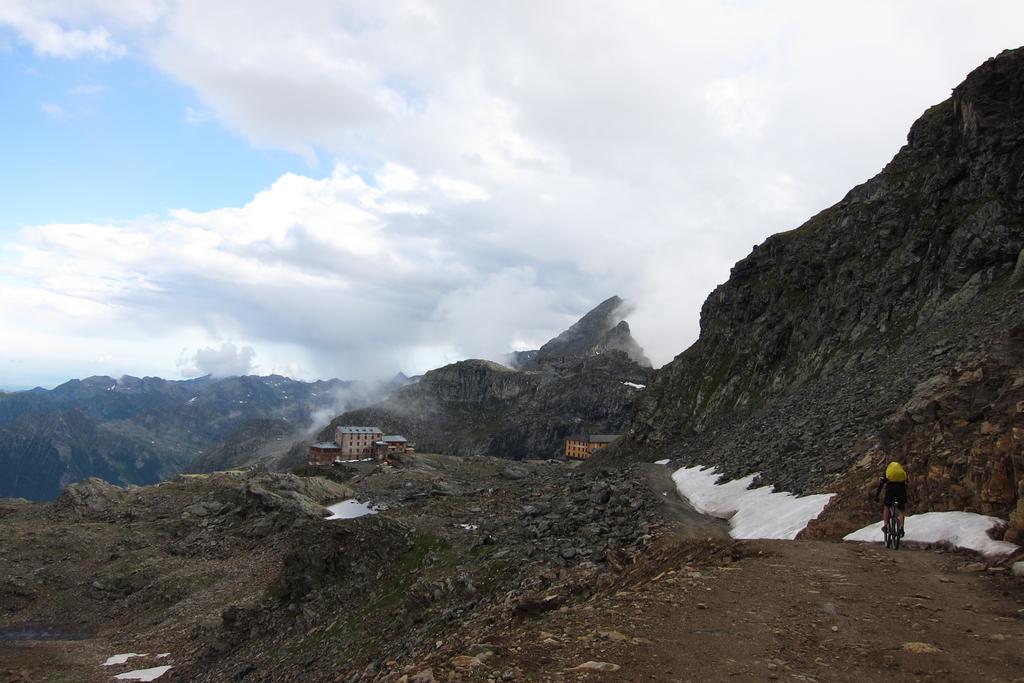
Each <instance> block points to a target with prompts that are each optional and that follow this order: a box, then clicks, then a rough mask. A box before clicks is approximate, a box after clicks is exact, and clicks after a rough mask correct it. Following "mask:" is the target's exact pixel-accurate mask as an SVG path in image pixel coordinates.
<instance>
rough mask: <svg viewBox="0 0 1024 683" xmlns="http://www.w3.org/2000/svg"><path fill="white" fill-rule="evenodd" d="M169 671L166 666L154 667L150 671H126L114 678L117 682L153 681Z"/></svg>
mask: <svg viewBox="0 0 1024 683" xmlns="http://www.w3.org/2000/svg"><path fill="white" fill-rule="evenodd" d="M170 670H171V667H170V666H168V665H165V666H154V667H153V668H152V669H136V670H135V671H126V672H124V673H123V674H118V675H116V676H114V678H117V679H118V680H122V681H155V680H156V679H158V678H160V677H161V676H163V675H164V674H165V673H167V672H168V671H170Z"/></svg>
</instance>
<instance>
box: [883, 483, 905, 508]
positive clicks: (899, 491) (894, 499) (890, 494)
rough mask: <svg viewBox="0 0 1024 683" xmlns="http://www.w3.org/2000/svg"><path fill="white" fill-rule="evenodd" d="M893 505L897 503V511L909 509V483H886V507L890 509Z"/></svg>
mask: <svg viewBox="0 0 1024 683" xmlns="http://www.w3.org/2000/svg"><path fill="white" fill-rule="evenodd" d="M893 503H896V509H897V510H906V509H907V482H905V481H887V482H885V507H889V506H890V505H892V504H893Z"/></svg>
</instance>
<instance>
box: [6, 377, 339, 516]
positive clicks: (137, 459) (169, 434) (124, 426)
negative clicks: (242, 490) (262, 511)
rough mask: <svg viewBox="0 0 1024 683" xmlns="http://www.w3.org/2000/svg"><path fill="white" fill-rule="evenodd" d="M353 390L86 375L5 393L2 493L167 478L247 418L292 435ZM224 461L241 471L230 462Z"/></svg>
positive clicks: (279, 381) (248, 380)
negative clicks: (91, 481) (288, 429)
mask: <svg viewBox="0 0 1024 683" xmlns="http://www.w3.org/2000/svg"><path fill="white" fill-rule="evenodd" d="M350 384H351V383H348V382H342V381H340V380H330V381H326V382H312V383H309V382H299V381H296V380H292V379H289V378H287V377H281V376H276V375H271V376H267V377H255V376H245V377H230V378H225V379H213V378H210V377H203V378H199V379H194V380H184V381H168V380H164V379H160V378H158V377H145V378H141V379H140V378H137V377H127V376H126V377H122V378H120V379H114V378H111V377H89V378H87V379H84V380H71V381H70V382H66V383H64V384H62V385H60V386H58V387H56V388H54V389H52V390H45V389H33V390H31V391H25V392H15V393H9V394H4V395H2V396H0V496H16V497H24V498H29V499H32V500H47V499H51V498H54V497H56V496H57V495H58V494H59V493H60V491H61V489H62V488H63V487H64V486H65V485H66V484H68V483H70V482H74V481H78V480H80V479H83V478H85V477H90V476H95V477H100V478H103V479H105V480H108V481H111V482H115V483H121V484H146V483H152V482H156V481H160V480H161V479H165V478H167V477H170V476H173V475H175V474H177V473H178V472H181V471H182V470H183V469H185V468H186V467H187V466H188V465H189V464H190V463H191V462H192V461H193V460H194V459H195V458H196V457H197V456H200V455H201V454H203V453H204V452H205V451H207V449H210V448H213V447H215V446H218V445H220V444H221V443H222V442H224V441H225V440H226V439H228V438H229V437H231V436H232V435H234V434H235V432H236V430H238V429H239V427H240V426H242V425H243V424H244V423H246V422H247V421H249V420H252V419H263V418H274V419H277V420H283V421H286V422H287V423H288V424H290V425H292V431H293V432H294V431H297V430H298V431H301V430H302V429H306V430H308V429H309V428H310V425H311V423H312V421H313V419H314V415H315V414H317V413H318V412H321V411H327V410H330V409H332V408H336V407H337V405H338V392H339V391H342V390H345V389H348V388H350V387H349V385H350ZM296 438H298V437H296ZM214 459H216V458H214ZM218 463H221V464H226V465H228V466H232V465H233V464H235V463H234V462H232V461H231V460H230V459H226V458H220V460H218Z"/></svg>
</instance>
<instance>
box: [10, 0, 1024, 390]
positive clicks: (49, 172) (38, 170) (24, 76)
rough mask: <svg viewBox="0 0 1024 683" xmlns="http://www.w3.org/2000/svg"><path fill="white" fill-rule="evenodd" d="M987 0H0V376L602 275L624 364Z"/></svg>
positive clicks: (355, 347) (925, 103)
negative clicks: (628, 336)
mask: <svg viewBox="0 0 1024 683" xmlns="http://www.w3.org/2000/svg"><path fill="white" fill-rule="evenodd" d="M1021 44H1024V3H1020V2H986V3H968V2H943V1H941V0H940V1H930V2H918V1H905V2H899V3H894V2H889V1H884V2H883V1H874V0H867V1H865V2H858V3H848V2H830V1H828V0H825V1H822V0H815V1H807V2H801V1H793V2H756V1H754V0H732V1H720V2H715V1H710V0H708V1H701V2H684V1H670V2H649V1H630V2H599V1H588V2H583V1H579V2H576V1H570V0H560V1H559V2H547V1H545V2H541V1H531V0H519V1H516V2H501V1H497V0H496V1H494V2H486V3H481V2H472V1H466V2H461V1H456V0H452V1H450V2H431V1H426V0H395V1H394V2H387V3H381V2H337V1H336V0H323V1H321V0H295V1H294V2H290V3H280V2H269V1H262V0H247V1H245V2H231V1H229V0H225V1H223V2H217V3H209V2H199V1H191V0H181V1H176V0H82V1H80V2H71V1H63V2H56V1H48V0H32V1H28V0H0V102H2V107H0V155H2V163H0V188H2V189H0V388H7V389H17V388H26V387H31V386H36V385H42V386H53V385H55V384H58V383H60V382H62V381H64V380H66V379H69V378H72V377H84V376H89V375H94V374H105V375H112V376H120V375H122V374H133V375H159V376H163V377H169V378H170V377H188V376H194V375H196V374H205V373H208V372H209V373H213V374H216V375H228V374H238V373H247V372H255V373H259V374H266V373H271V372H277V373H281V374H287V375H290V376H293V377H297V378H300V379H315V378H327V377H341V378H346V379H356V378H365V379H371V378H378V377H387V376H390V375H393V374H394V373H395V372H398V371H404V372H406V373H407V374H415V373H420V372H423V371H425V370H428V369H430V368H433V367H438V366H440V365H442V364H444V363H447V362H452V361H455V360H460V359H463V358H468V357H476V358H490V359H495V360H501V359H502V358H503V356H504V354H505V353H507V352H508V351H510V350H522V349H527V348H536V347H538V346H539V345H540V344H542V343H543V342H544V341H546V340H547V339H549V338H550V337H552V336H554V335H555V334H557V333H558V332H560V331H561V330H563V329H565V328H566V327H568V325H570V324H571V323H572V322H573V321H575V320H576V319H577V318H578V317H580V316H581V315H582V314H584V313H585V312H586V311H587V310H589V309H590V308H592V307H593V306H595V305H597V304H598V303H600V302H601V301H603V300H604V299H606V298H607V297H609V296H612V295H619V296H622V297H624V298H626V299H628V300H629V301H630V302H631V303H632V304H633V306H634V307H635V309H634V311H633V312H632V313H631V314H630V317H629V321H630V324H631V327H632V330H633V334H634V336H635V337H636V338H637V340H638V341H639V342H640V344H641V345H642V346H643V347H644V348H645V349H646V351H647V355H648V356H649V357H650V358H651V359H652V361H654V363H655V365H656V366H658V365H661V364H664V363H665V362H668V361H669V360H671V359H672V357H673V356H675V355H676V354H678V353H680V352H682V351H683V350H684V349H685V348H686V347H687V346H689V345H690V344H691V343H692V342H693V341H695V340H696V338H697V335H698V333H699V314H700V307H701V304H702V303H703V301H704V299H705V298H706V297H707V295H708V294H709V293H710V292H711V291H712V290H713V289H714V288H715V286H717V285H718V284H720V283H722V282H724V281H725V280H726V279H727V278H728V277H729V270H730V268H731V267H732V265H733V264H734V263H735V262H736V261H737V260H739V259H741V258H743V257H745V256H746V255H747V254H749V253H750V251H751V248H752V247H753V245H755V244H758V243H760V242H762V241H763V240H764V239H765V238H766V237H768V236H769V235H771V234H773V233H776V232H779V231H783V230H788V229H792V228H795V227H797V226H799V225H800V224H802V223H803V222H804V221H805V220H807V219H808V218H810V217H811V216H812V215H814V214H815V213H817V212H818V211H820V210H822V209H824V208H826V207H828V206H830V205H831V204H833V203H835V202H837V201H839V200H840V199H841V198H842V197H843V196H844V195H845V194H846V192H847V191H848V190H849V189H850V188H852V187H853V186H855V185H857V184H859V183H861V182H863V181H865V180H867V179H868V178H870V177H871V176H873V175H874V174H875V173H877V172H878V171H879V170H880V169H881V168H882V167H883V166H884V165H885V163H886V162H887V161H888V160H889V159H891V158H892V156H893V155H894V154H895V153H896V152H897V151H898V150H899V148H900V146H901V145H902V144H903V143H904V142H905V140H906V133H907V131H908V130H909V128H910V125H911V124H912V123H913V121H914V120H915V119H916V118H917V117H918V116H920V114H921V113H922V112H923V111H924V110H925V109H926V108H927V107H929V106H930V105H932V104H935V103H937V102H940V101H942V100H944V99H945V98H947V97H948V96H949V92H950V90H951V89H952V88H953V87H954V86H955V85H957V84H958V83H959V82H960V81H961V80H963V78H964V77H965V76H966V74H967V73H968V72H969V71H970V70H971V69H973V68H974V67H975V66H977V65H978V64H980V63H981V62H983V61H984V60H985V59H987V58H989V57H992V56H994V55H996V54H997V53H998V52H1000V51H1001V50H1003V49H1006V48H1013V47H1018V46H1019V45H1021Z"/></svg>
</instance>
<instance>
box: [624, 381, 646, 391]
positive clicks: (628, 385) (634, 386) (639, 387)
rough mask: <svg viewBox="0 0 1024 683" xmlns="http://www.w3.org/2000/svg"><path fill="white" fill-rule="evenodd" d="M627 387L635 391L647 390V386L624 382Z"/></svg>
mask: <svg viewBox="0 0 1024 683" xmlns="http://www.w3.org/2000/svg"><path fill="white" fill-rule="evenodd" d="M623 384H625V385H626V386H627V387H633V388H634V389H646V388H647V385H646V384H637V383H636V382H623Z"/></svg>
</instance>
